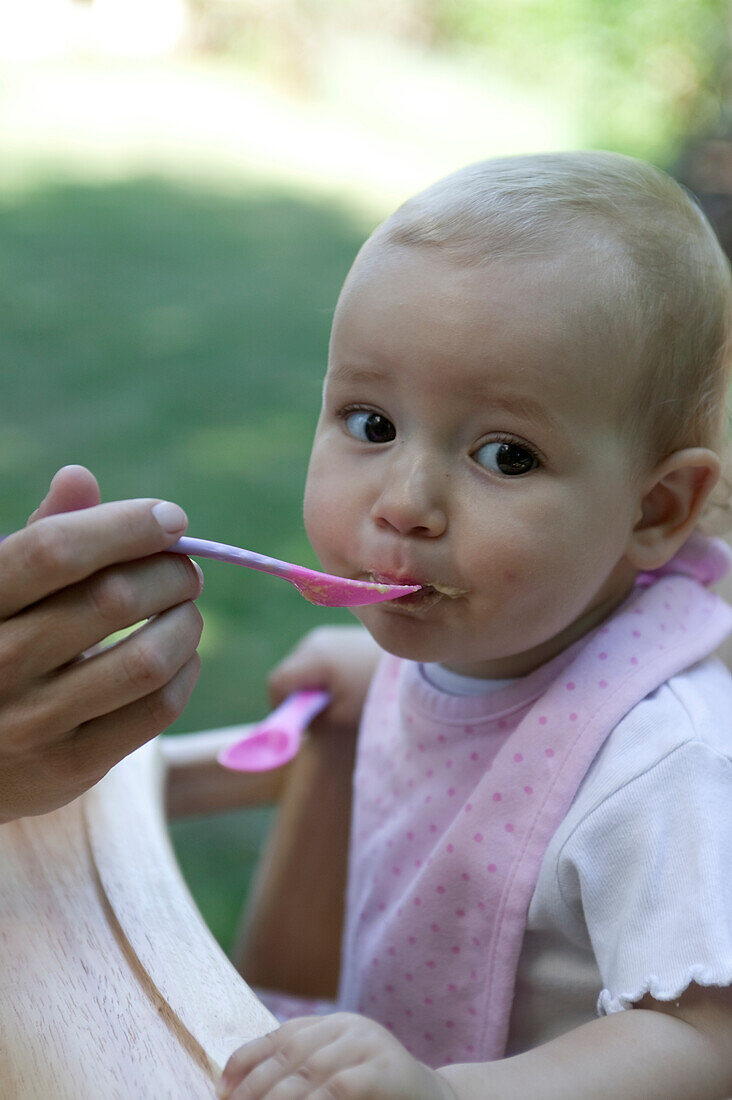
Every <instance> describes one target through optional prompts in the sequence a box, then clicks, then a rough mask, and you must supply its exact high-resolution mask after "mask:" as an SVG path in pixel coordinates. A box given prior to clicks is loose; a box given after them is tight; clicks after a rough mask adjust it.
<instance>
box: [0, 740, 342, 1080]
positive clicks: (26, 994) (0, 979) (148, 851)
mask: <svg viewBox="0 0 732 1100" xmlns="http://www.w3.org/2000/svg"><path fill="white" fill-rule="evenodd" d="M245 729H246V727H243V726H239V727H234V728H231V729H228V730H214V731H210V732H207V733H200V734H189V735H180V736H163V737H158V738H156V739H155V740H154V741H152V742H150V743H149V744H147V745H144V746H143V747H142V748H140V749H139V750H138V751H137V752H134V753H133V754H132V755H131V756H129V757H127V758H126V759H125V760H123V761H122V762H121V763H120V764H118V765H117V766H116V767H115V768H113V769H112V770H111V771H110V772H109V774H108V775H107V776H106V777H105V778H104V779H103V780H102V781H101V782H100V783H98V784H97V786H96V787H94V788H93V789H92V790H91V791H88V792H87V793H86V794H85V795H83V796H82V797H81V798H79V799H77V800H76V801H75V802H73V803H71V804H69V805H68V806H65V807H62V808H61V809H59V810H56V811H55V812H53V813H50V814H45V815H42V816H40V817H28V818H24V819H22V820H19V821H14V822H10V823H8V824H6V825H3V826H0V1098H2V1100H148V1098H149V1100H199V1098H200V1100H210V1098H212V1097H213V1095H214V1088H215V1083H216V1080H217V1079H218V1075H219V1073H220V1070H221V1069H222V1068H223V1066H224V1064H225V1063H226V1060H227V1059H228V1057H229V1055H230V1054H231V1053H233V1051H234V1050H235V1049H236V1047H238V1046H240V1045H241V1044H242V1043H243V1042H246V1041H247V1040H249V1039H252V1038H255V1037H257V1036H259V1035H263V1034H266V1033H267V1032H268V1031H271V1030H272V1029H273V1027H276V1026H277V1021H276V1020H275V1018H274V1017H273V1016H272V1015H271V1014H270V1012H269V1011H268V1010H267V1009H266V1008H265V1007H264V1005H263V1004H262V1003H261V1002H260V1001H259V1000H258V998H257V997H256V996H255V994H254V993H253V992H252V990H251V989H250V988H249V986H248V985H247V984H246V983H245V981H244V980H243V978H242V977H241V976H240V974H239V972H238V971H237V970H236V969H235V967H234V965H233V963H232V962H230V961H229V959H228V958H227V957H226V955H225V954H224V952H223V951H222V950H221V949H220V947H219V946H218V944H217V943H216V941H215V940H214V938H213V936H212V934H211V932H210V931H209V929H208V928H207V926H206V925H205V923H204V921H203V918H202V917H201V915H200V913H199V912H198V909H197V908H196V906H195V903H194V902H193V900H192V898H191V896H190V894H189V892H188V889H187V887H186V885H185V883H184V881H183V879H182V876H181V873H180V870H179V868H178V865H177V863H176V860H175V856H174V853H173V849H172V847H171V844H170V841H169V839H168V834H167V829H166V818H167V816H168V815H169V816H172V817H181V816H185V815H187V814H195V813H206V812H212V811H214V810H220V811H223V810H228V809H233V808H236V807H240V806H254V805H261V804H264V803H269V802H275V801H278V800H279V799H280V798H281V796H282V793H283V791H285V789H287V791H288V797H287V800H286V801H285V803H284V805H283V809H282V811H281V812H280V814H279V815H278V821H277V826H276V827H275V829H274V830H273V834H274V836H273V840H274V852H273V855H274V858H271V859H269V860H263V861H262V864H261V866H262V869H263V870H264V871H265V876H264V878H263V879H260V885H259V887H258V888H257V889H256V890H255V891H254V893H256V895H257V903H256V905H255V910H256V912H255V914H254V920H253V922H252V924H251V933H252V935H251V938H250V940H249V942H248V944H247V945H246V947H245V951H244V954H243V956H242V958H243V959H244V961H245V964H246V960H247V958H248V960H249V964H250V969H251V972H252V974H253V976H254V977H253V978H252V977H250V972H249V970H247V971H246V973H247V976H248V977H250V980H257V974H258V973H260V974H261V975H262V977H264V979H265V980H269V981H270V984H272V985H274V987H275V988H276V987H277V986H278V985H279V987H281V988H288V987H290V988H291V989H292V991H293V992H298V991H300V990H304V989H307V988H308V983H310V985H311V986H312V984H313V983H312V979H313V976H315V983H314V987H313V989H312V991H313V992H314V993H318V992H320V991H322V990H323V988H325V992H330V991H332V990H333V988H334V984H335V980H336V978H337V974H336V973H335V971H334V963H333V960H332V959H331V961H330V962H329V963H328V964H327V965H326V966H325V967H324V968H321V969H320V970H318V966H319V963H318V949H317V945H316V944H314V943H312V942H311V943H308V942H307V936H308V932H307V929H308V927H309V928H311V929H312V930H314V933H315V938H316V939H317V938H318V937H321V938H322V934H323V932H324V931H325V932H326V933H327V935H328V938H329V942H330V943H331V944H333V943H337V942H338V938H339V934H340V926H339V924H338V921H339V919H340V918H339V915H338V914H339V913H340V911H341V908H342V903H341V899H342V896H343V889H344V882H343V879H342V876H340V875H338V874H336V875H335V876H332V877H328V876H325V877H324V876H323V874H322V867H321V868H320V873H318V867H317V864H316V862H315V857H313V859H314V861H313V863H312V864H310V865H308V862H307V858H306V859H304V860H303V859H301V858H299V856H298V855H297V853H296V852H295V851H294V850H293V844H292V841H293V839H294V837H295V836H296V835H299V837H300V840H303V839H305V840H307V838H306V837H305V836H304V834H302V831H301V830H298V829H297V828H296V829H295V831H294V832H293V830H292V825H293V817H292V814H293V812H294V814H295V816H296V817H297V816H298V815H299V814H300V813H301V810H302V807H304V805H305V802H306V801H307V794H306V792H307V791H309V790H312V785H313V782H315V784H316V785H317V784H318V783H319V782H320V781H321V780H323V781H324V783H325V785H324V787H323V790H324V791H327V790H328V787H329V786H330V783H329V778H328V774H327V773H328V771H329V769H330V768H331V767H332V763H333V761H339V760H340V761H341V762H343V761H344V760H345V757H344V749H343V746H341V747H337V746H330V748H328V746H325V748H326V749H328V753H327V754H324V753H323V752H322V748H323V746H318V745H317V744H316V741H320V739H319V738H318V739H313V740H312V741H311V742H308V741H307V740H306V742H305V744H304V747H303V750H302V751H301V753H300V755H299V757H298V758H297V760H296V761H293V763H292V764H290V765H287V766H285V767H284V768H281V769H278V770H277V771H275V772H265V773H261V774H258V775H254V774H253V775H244V774H237V773H232V772H228V771H226V770H225V769H223V768H221V767H220V766H219V765H218V764H217V763H216V755H217V753H218V751H219V750H220V749H221V748H223V747H224V745H225V744H227V743H229V742H231V741H233V740H236V739H238V738H239V737H241V736H242V735H243V733H244V731H245ZM353 743H354V738H353V737H352V738H350V739H345V740H344V742H343V745H350V747H349V748H348V749H347V750H346V755H348V754H349V753H350V756H351V758H352V751H353ZM326 759H328V760H329V761H330V762H329V763H326V765H325V771H324V772H323V771H322V767H321V762H322V761H323V760H326ZM345 766H348V761H346V762H345ZM313 768H315V772H314V771H313ZM319 769H320V773H321V774H320V778H319V777H318V775H316V772H318V770H319ZM342 786H343V785H342V784H341V787H342ZM346 786H347V785H346ZM326 802H327V804H326ZM337 803H338V799H335V800H323V802H322V805H323V806H324V812H323V813H322V814H320V815H318V814H316V815H315V820H316V822H317V821H319V825H317V824H316V831H317V829H320V830H321V832H322V836H321V838H320V839H321V840H322V839H323V838H325V837H326V836H327V835H328V834H329V835H330V836H331V837H332V836H337V837H338V838H339V839H338V848H339V851H340V852H341V856H342V861H343V864H345V845H346V837H347V818H348V798H347V797H346V798H345V801H344V798H343V797H342V798H341V800H340V811H338V810H337V809H336V808H335V807H336V805H337ZM334 814H335V817H334ZM311 816H312V815H311ZM336 819H337V821H338V822H339V823H340V825H342V826H343V828H338V829H336V831H335V833H334V830H333V825H334V822H335V821H336ZM283 838H284V841H283ZM311 839H313V840H314V841H316V842H317V840H318V838H317V837H316V836H312V837H311ZM295 847H297V845H296V846H295ZM307 848H308V850H309V851H311V852H313V853H314V852H315V850H316V849H315V847H314V846H311V845H310V844H309V843H308V844H307ZM293 856H294V857H295V858H294V860H293ZM267 879H268V880H269V886H268V885H267V881H266V880H267ZM285 883H286V884H287V890H288V891H289V887H290V886H292V887H293V890H294V895H295V896H297V895H298V894H299V895H300V896H301V898H302V899H303V900H305V899H307V900H306V901H305V904H304V905H302V904H301V905H300V907H299V912H298V911H292V910H289V911H288V914H285V913H284V912H283V909H284V908H286V907H283V906H282V905H280V904H279V901H278V898H279V897H281V896H282V895H283V893H284V890H285ZM273 888H274V893H273V892H272V889H273ZM311 902H312V904H311ZM333 902H335V905H333V904H332V903H333ZM329 906H330V907H331V910H332V911H331V915H330V916H327V917H326V916H325V915H324V914H325V910H326V909H327V908H328V907H329ZM333 911H335V913H336V917H335V921H336V924H335V925H334V923H333V919H334V918H333V915H332V912H333ZM321 918H322V919H321ZM298 919H299V920H300V922H301V928H302V929H303V930H304V935H305V939H304V940H302V939H301V941H299V942H298V941H297V936H296V937H295V940H293V938H292V936H290V935H288V933H287V931H286V929H285V924H288V923H290V926H292V923H291V922H292V921H293V920H294V921H295V922H297V921H298ZM283 921H284V924H283ZM268 954H271V955H273V956H274V958H275V967H274V969H275V971H277V968H278V966H279V968H280V974H281V979H280V977H278V974H277V973H275V976H274V980H272V967H271V962H272V958H271V957H270V959H269V963H267V962H265V961H264V960H265V956H266V955H268ZM288 955H289V961H288ZM300 960H302V966H300ZM313 968H314V969H313ZM290 978H293V979H294V980H293V981H292V982H290V981H289V979H290ZM324 980H325V983H326V985H325V987H323V981H324ZM318 985H320V989H319V988H318ZM298 987H299V988H298Z"/></svg>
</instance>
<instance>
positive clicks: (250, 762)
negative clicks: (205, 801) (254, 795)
mask: <svg viewBox="0 0 732 1100" xmlns="http://www.w3.org/2000/svg"><path fill="white" fill-rule="evenodd" d="M329 702H330V695H329V694H328V692H327V691H316V690H304V691H295V692H293V694H292V695H288V697H287V699H285V701H284V703H281V704H280V705H279V706H278V707H277V710H273V711H272V713H271V714H270V715H269V717H268V718H265V719H264V721H263V722H260V723H259V725H257V726H254V728H253V729H251V730H250V731H249V733H248V734H247V736H246V737H244V738H242V740H241V741H237V742H236V744H234V745H229V746H228V747H227V748H225V749H224V750H223V751H222V752H220V753H219V756H218V761H219V764H223V765H224V767H225V768H229V769H230V770H231V771H234V772H266V771H269V770H270V768H279V767H280V766H281V765H282V764H286V763H287V761H288V760H292V758H293V756H295V755H296V754H297V751H298V749H299V748H300V742H301V741H302V735H303V733H304V731H305V730H306V729H307V728H308V726H309V725H310V723H311V722H312V720H313V718H314V717H315V715H316V714H319V713H320V712H321V710H323V708H324V707H327V705H328V703H329Z"/></svg>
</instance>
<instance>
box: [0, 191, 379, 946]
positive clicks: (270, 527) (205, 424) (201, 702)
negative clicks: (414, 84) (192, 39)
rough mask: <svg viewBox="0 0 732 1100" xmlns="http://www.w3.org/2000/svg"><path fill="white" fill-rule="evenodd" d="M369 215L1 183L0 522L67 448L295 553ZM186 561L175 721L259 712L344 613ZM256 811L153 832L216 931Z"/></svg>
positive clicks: (300, 205)
mask: <svg viewBox="0 0 732 1100" xmlns="http://www.w3.org/2000/svg"><path fill="white" fill-rule="evenodd" d="M368 229H369V226H368V225H367V224H365V223H364V220H363V217H359V216H358V215H356V214H355V213H353V212H351V211H349V210H348V209H346V208H339V207H337V206H335V205H334V204H333V203H327V202H326V201H325V200H324V201H322V202H319V201H317V200H304V199H302V198H299V197H297V195H295V194H292V193H289V192H288V191H287V190H286V189H284V188H282V189H274V188H273V189H267V190H265V189H263V188H262V187H261V186H259V187H254V186H253V187H252V188H251V190H247V189H246V188H244V187H240V193H239V194H233V195H232V194H229V195H223V194H220V193H215V192H212V191H207V190H205V189H204V188H203V187H194V186H192V185H191V186H185V185H182V184H175V183H171V182H166V181H165V180H162V179H156V178H149V179H137V180H133V181H128V182H116V183H113V184H108V185H89V184H80V183H76V184H75V183H73V182H67V183H63V184H62V183H59V182H56V183H48V184H44V183H43V182H42V181H40V182H38V183H37V184H36V185H35V186H34V187H31V188H29V189H27V190H25V191H24V192H23V193H22V194H15V195H5V196H0V362H2V379H3V390H2V397H3V400H2V405H1V406H0V410H1V411H0V473H1V475H2V480H3V497H2V514H1V516H0V522H1V524H2V526H1V527H0V530H3V531H9V530H12V529H13V528H14V527H17V526H19V525H21V524H23V523H24V522H25V518H26V516H27V515H28V513H29V512H30V511H31V510H32V509H33V508H34V507H35V506H36V504H37V502H38V500H39V499H40V498H41V496H42V495H43V493H44V492H45V489H46V486H47V483H48V481H49V478H50V477H51V475H52V474H53V472H54V471H55V470H56V469H57V467H58V466H60V465H62V464H64V463H68V462H81V463H84V464H86V465H88V466H89V467H90V468H91V469H92V470H93V471H94V472H95V473H96V475H97V476H98V478H99V481H100V484H101V488H102V493H103V496H104V498H105V499H115V498H121V497H127V496H154V495H156V496H161V497H163V498H170V499H172V500H176V501H178V502H179V503H180V504H181V505H183V507H184V508H185V509H186V510H187V512H188V515H189V519H190V528H189V530H190V533H191V534H193V535H197V536H199V537H204V538H212V539H217V540H220V541H225V542H233V543H237V544H239V545H244V546H248V547H250V548H252V549H257V550H260V551H262V552H264V553H268V554H271V555H274V556H276V557H283V558H288V559H294V560H298V561H302V562H304V563H306V564H311V565H315V564H316V562H315V558H314V555H313V553H312V550H311V549H310V547H309V545H308V543H307V540H306V537H305V534H304V530H303V526H302V518H301V497H302V489H303V485H304V479H305V472H306V466H307V459H308V452H309V446H310V440H311V437H312V432H313V429H314V425H315V420H316V417H317V412H318V406H319V399H320V385H321V379H322V374H323V370H324V366H325V360H326V354H327V341H328V332H329V326H330V320H331V316H332V310H333V306H334V304H335V300H336V297H337V293H338V289H339V286H340V284H341V282H342V279H343V277H344V275H345V273H346V271H347V269H348V267H349V265H350V263H351V260H352V258H353V256H354V254H355V251H356V249H357V248H358V246H359V244H360V243H361V241H362V240H363V237H364V235H365V234H366V232H367V231H368ZM204 570H205V574H206V587H205V591H204V593H203V595H202V597H201V599H200V601H199V606H200V608H201V611H202V613H203V617H204V620H205V631H204V637H203V641H202V646H201V652H202V656H203V668H202V672H201V676H200V679H199V683H198V686H197V688H196V691H195V693H194V696H193V698H192V700H191V702H190V703H189V706H188V708H187V710H186V711H185V713H184V715H183V716H182V717H181V718H180V719H179V720H178V722H177V723H176V724H175V727H173V728H174V730H175V731H176V732H182V731H186V730H194V729H202V728H207V727H209V728H210V727H216V726H221V725H227V724H231V723H237V722H241V721H246V720H252V719H253V718H256V717H259V716H260V715H262V714H263V713H264V712H265V710H266V706H267V700H266V692H265V678H266V674H267V672H268V670H269V669H270V668H271V667H272V665H273V664H274V663H275V662H276V661H277V660H278V659H279V658H280V657H281V656H282V655H284V654H285V652H286V651H287V650H288V648H289V647H290V646H291V645H292V644H293V643H294V642H295V641H296V640H297V639H298V638H299V637H300V636H301V635H302V634H303V633H304V632H305V631H306V630H308V629H309V628H311V627H314V626H316V625H319V624H321V623H323V622H325V621H348V620H349V616H348V614H347V613H346V612H339V611H326V610H323V609H320V608H315V607H313V606H311V605H310V604H308V603H306V602H305V601H304V600H303V599H302V598H301V597H300V596H299V595H298V594H297V592H296V591H295V589H294V588H292V587H291V586H290V585H287V584H284V583H283V582H281V581H278V580H275V579H273V578H270V577H266V576H263V575H261V574H256V573H252V572H248V571H244V570H238V569H233V568H231V567H230V566H224V565H219V564H217V563H214V562H209V563H204ZM268 820H269V815H268V813H267V812H262V811H257V812H251V813H247V814H244V815H241V814H238V815H227V816H226V817H225V818H221V819H220V820H218V821H213V820H203V821H200V822H189V823H183V824H180V825H177V826H174V828H173V830H172V832H173V839H174V843H175V845H176V848H177V852H178V856H179V859H180V862H181V865H182V867H183V870H184V873H185V875H186V877H187V878H188V881H189V884H190V886H191V888H192V891H193V893H194V896H195V897H196V900H197V901H198V904H199V906H200V908H201V910H202V912H203V914H204V916H205V917H206V919H207V921H208V922H209V924H210V926H211V927H212V929H213V931H214V932H215V934H216V935H217V937H218V938H219V940H220V942H221V943H222V945H224V947H227V948H228V947H229V945H230V943H231V939H232V936H233V933H234V927H235V924H236V915H237V911H238V907H239V904H240V902H241V899H242V897H243V895H244V893H245V892H246V888H247V884H248V877H249V874H250V870H251V866H252V864H253V862H254V860H255V857H256V851H257V848H258V845H259V843H260V842H261V838H262V836H263V834H264V831H265V829H266V826H267V823H268Z"/></svg>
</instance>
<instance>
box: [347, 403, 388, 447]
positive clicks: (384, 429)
mask: <svg viewBox="0 0 732 1100" xmlns="http://www.w3.org/2000/svg"><path fill="white" fill-rule="evenodd" d="M343 419H344V421H345V424H346V428H347V429H348V431H349V432H350V433H351V435H353V436H355V437H356V439H361V440H364V441H366V442H367V443H391V441H392V439H396V428H395V427H394V425H393V424H392V422H391V420H387V418H386V417H385V416H382V415H381V413H375V412H369V411H368V410H367V409H356V410H354V411H353V412H349V413H346V414H345V416H344V418H343Z"/></svg>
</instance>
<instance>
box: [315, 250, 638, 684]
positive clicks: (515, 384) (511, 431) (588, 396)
mask: <svg viewBox="0 0 732 1100" xmlns="http://www.w3.org/2000/svg"><path fill="white" fill-rule="evenodd" d="M590 262H591V261H589V260H584V259H583V258H582V257H581V256H575V257H570V256H559V257H556V258H554V259H544V260H542V261H540V262H537V261H534V262H527V261H526V260H510V261H508V260H507V261H502V262H497V263H496V264H495V265H491V266H489V267H485V268H479V267H467V266H464V265H459V264H457V263H454V262H452V261H449V260H447V259H445V258H444V257H441V256H440V255H439V254H437V253H434V252H428V251H426V250H424V249H420V248H409V247H400V248H394V249H389V250H386V249H384V248H381V247H376V248H374V247H373V246H371V247H370V248H369V249H367V250H366V252H365V253H364V254H363V255H362V257H361V259H360V260H359V261H358V262H357V265H356V267H355V268H354V271H353V272H352V274H351V276H350V277H349V280H348V282H347V284H346V287H345V289H344V292H343V294H342V296H341V299H340V301H339V304H338V308H337V310H336V316H335V320H334V325H333V334H332V340H331V352H330V360H329V365H328V373H327V377H326V385H325V394H324V404H323V410H322V413H321V417H320V420H319V423H318V428H317V432H316V436H315V442H314V445H313V452H312V458H311V462H310V469H309V472H308V481H307V488H306V494H305V523H306V528H307V532H308V535H309V537H310V540H311V542H312V544H313V546H314V548H315V550H316V552H317V554H318V556H319V558H320V560H321V562H322V564H323V567H324V568H325V569H327V570H328V571H329V572H332V573H338V574H342V575H344V576H348V577H354V578H358V579H368V578H371V577H374V578H376V579H378V580H389V581H399V582H410V583H411V582H414V583H418V584H421V585H423V586H425V591H423V592H421V593H418V594H416V595H415V596H409V597H405V598H404V599H402V600H398V601H393V602H389V603H380V604H374V605H372V606H370V607H366V608H360V609H358V610H357V615H358V617H359V618H360V619H361V621H362V622H363V623H364V624H365V625H366V626H367V627H368V629H369V631H370V632H371V633H372V634H373V636H374V638H375V639H376V641H377V642H378V643H379V644H380V645H381V646H382V647H383V648H384V649H386V650H388V651H389V652H391V653H395V654H398V655H400V656H403V657H407V658H410V659H413V660H421V661H440V662H442V663H443V664H446V665H448V666H449V667H451V668H453V669H455V670H456V671H459V672H463V673H465V674H467V675H475V676H512V675H522V674H524V673H525V672H528V671H530V670H531V669H532V668H534V667H536V666H537V665H539V664H541V663H542V662H543V661H544V660H547V659H549V658H550V657H551V656H553V655H554V654H555V653H557V652H559V651H561V650H562V649H563V648H565V647H566V646H567V645H569V644H571V642H573V641H574V640H575V639H576V638H578V637H580V636H581V635H582V634H584V633H585V632H586V631H587V630H588V629H590V628H591V627H592V626H594V625H595V623H596V622H599V621H600V620H601V619H602V618H604V617H605V615H606V614H607V613H608V612H609V611H610V610H611V609H612V607H614V606H615V605H616V604H618V603H619V602H620V601H621V600H622V599H623V598H624V597H625V596H626V595H627V593H628V591H629V589H630V587H631V585H632V583H633V579H634V570H633V569H632V567H631V565H630V563H629V562H627V560H625V558H624V552H625V548H626V544H627V542H628V538H629V534H630V532H631V530H632V528H633V526H634V525H635V523H636V522H637V520H638V519H639V518H640V512H639V499H640V493H639V489H638V477H639V475H642V474H643V473H645V472H646V471H643V470H639V469H638V460H637V459H636V458H634V453H633V450H632V448H631V447H630V446H629V443H628V441H627V439H626V438H625V436H624V434H623V431H622V423H621V421H622V413H621V399H622V395H623V392H624V391H623V385H624V372H625V373H627V366H626V364H625V363H624V362H623V361H622V360H623V357H622V353H621V351H620V350H616V349H613V347H611V346H610V344H609V341H608V339H607V336H606V335H604V336H602V337H601V336H600V335H599V334H598V330H597V329H596V328H595V327H593V325H592V324H591V323H589V324H588V323H586V320H587V318H588V317H589V318H591V317H592V310H593V295H595V297H596V296H597V290H596V289H593V288H597V287H598V286H599V283H598V282H597V275H596V274H595V273H594V272H593V271H591V270H590V267H589V266H588V264H589V263H590ZM626 384H627V383H626Z"/></svg>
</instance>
